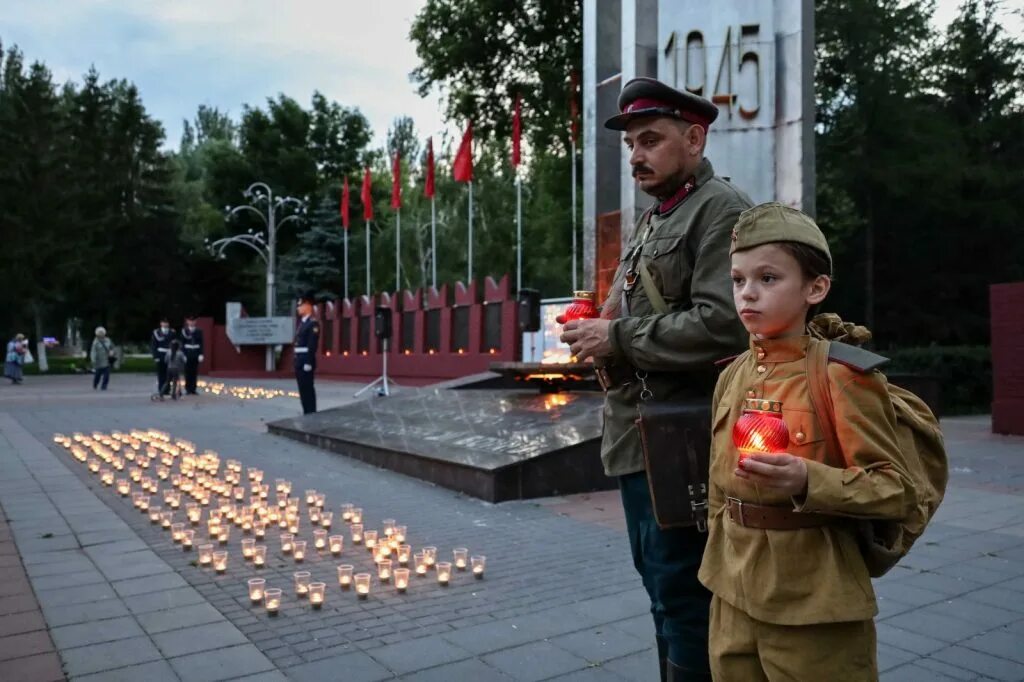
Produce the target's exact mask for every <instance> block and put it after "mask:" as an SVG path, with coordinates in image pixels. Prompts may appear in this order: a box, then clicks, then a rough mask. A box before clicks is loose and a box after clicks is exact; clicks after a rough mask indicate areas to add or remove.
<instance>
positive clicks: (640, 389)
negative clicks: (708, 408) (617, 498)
mask: <svg viewBox="0 0 1024 682" xmlns="http://www.w3.org/2000/svg"><path fill="white" fill-rule="evenodd" d="M618 106H619V111H620V112H621V113H620V114H619V115H617V116H614V117H612V118H611V119H609V120H608V121H607V122H606V123H605V127H607V128H610V129H612V130H622V131H624V132H625V135H624V137H623V141H624V142H625V144H626V146H627V147H628V148H629V149H630V152H631V155H630V165H631V166H632V168H633V177H635V178H636V180H637V182H638V183H639V186H640V189H642V190H643V191H644V192H646V193H647V194H650V195H651V196H653V197H654V198H655V199H656V200H657V203H655V204H654V205H653V206H652V207H651V208H650V209H648V210H647V211H646V212H645V213H644V214H643V215H642V216H641V218H640V220H639V221H638V222H637V224H636V227H635V229H634V232H633V235H632V238H631V240H630V243H629V247H628V248H627V250H626V252H625V254H624V255H623V257H622V258H621V260H620V262H619V268H618V271H617V272H616V274H615V278H614V280H613V284H612V288H611V291H610V293H609V295H608V299H607V300H606V301H605V303H604V305H603V306H602V310H601V317H600V318H599V319H594V320H577V321H572V322H569V323H568V324H567V325H566V326H565V329H564V331H563V334H562V340H563V341H564V342H566V343H568V344H569V345H570V347H571V349H572V353H573V355H575V356H577V357H578V358H580V359H584V358H587V357H591V358H594V360H595V363H596V364H597V366H598V377H599V380H600V381H601V383H602V386H603V387H604V388H605V391H606V395H605V405H604V437H603V440H602V443H601V459H602V462H603V464H604V469H605V473H606V474H607V475H609V476H616V477H618V479H619V487H620V490H621V493H622V503H623V508H624V510H625V515H626V528H627V532H628V534H629V541H630V547H631V550H632V554H633V563H634V565H635V566H636V568H637V571H638V572H639V573H640V575H641V577H642V579H643V583H644V587H645V588H646V589H647V592H648V594H649V595H650V598H651V613H652V614H653V616H654V626H655V635H656V639H657V644H658V656H659V659H660V664H661V671H662V679H668V680H710V679H711V674H710V671H709V669H708V653H707V642H708V608H709V604H710V600H711V594H710V593H709V592H708V591H707V590H706V589H705V588H704V587H703V586H702V585H701V584H700V582H699V581H698V580H697V569H698V568H699V567H700V562H701V556H702V554H703V551H704V545H705V543H706V541H707V535H706V529H705V528H703V527H700V528H698V527H697V526H692V527H674V528H669V529H663V528H660V527H659V526H658V524H657V522H656V519H655V516H654V511H653V506H652V498H651V494H650V489H649V487H648V481H647V476H646V472H645V465H644V458H643V451H642V448H641V442H640V437H639V435H638V432H637V428H636V426H635V424H634V420H635V419H636V418H637V405H638V403H639V402H640V401H641V400H645V399H649V400H654V401H674V400H688V399H689V400H692V399H703V400H707V401H709V402H710V399H711V393H712V391H713V390H714V385H715V376H716V373H715V370H714V362H715V361H716V360H719V359H721V358H723V357H727V356H729V355H732V354H735V353H738V352H740V351H741V350H742V349H743V348H744V347H745V345H746V341H747V334H746V331H745V330H744V328H743V325H742V324H741V323H740V322H739V319H738V317H737V314H736V309H735V306H734V305H733V300H732V281H731V279H730V276H729V272H730V265H729V246H730V243H731V240H730V237H731V234H732V228H733V225H734V224H735V223H736V219H737V217H738V216H739V214H740V213H741V212H742V211H743V210H744V209H746V208H749V207H750V206H751V201H750V199H749V198H748V197H747V196H746V195H745V194H743V193H742V192H740V191H739V190H737V189H736V188H735V187H733V186H732V185H730V184H729V183H728V182H727V181H725V180H723V179H722V178H720V177H717V176H715V172H714V170H713V169H712V167H711V162H710V161H708V160H707V159H706V158H704V147H705V143H706V140H707V131H708V127H709V126H710V125H711V123H712V122H713V121H714V120H715V118H716V117H717V116H718V108H717V106H715V105H714V104H712V103H711V102H709V101H708V100H706V99H704V98H702V97H698V96H696V95H693V94H691V93H689V92H681V91H679V90H675V89H673V88H671V87H669V86H667V85H665V84H663V83H660V82H658V81H656V80H654V79H651V78H636V79H634V80H631V81H630V82H629V83H627V84H626V85H625V86H624V87H623V89H622V93H621V94H620V95H619V100H618ZM642 394H643V395H642ZM702 454H703V456H704V457H707V456H708V453H707V452H703V453H702Z"/></svg>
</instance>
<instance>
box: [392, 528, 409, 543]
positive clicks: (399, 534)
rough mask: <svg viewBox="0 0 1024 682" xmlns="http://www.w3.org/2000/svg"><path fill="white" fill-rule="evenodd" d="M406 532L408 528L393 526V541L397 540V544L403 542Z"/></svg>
mask: <svg viewBox="0 0 1024 682" xmlns="http://www.w3.org/2000/svg"><path fill="white" fill-rule="evenodd" d="M406 531H408V526H395V534H394V539H395V540H397V541H398V543H399V544H402V543H403V542H405V534H406Z"/></svg>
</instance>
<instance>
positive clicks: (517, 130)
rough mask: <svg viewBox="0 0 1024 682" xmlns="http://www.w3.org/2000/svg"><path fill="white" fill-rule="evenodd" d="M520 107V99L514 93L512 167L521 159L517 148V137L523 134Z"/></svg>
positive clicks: (520, 153) (516, 165) (517, 164)
mask: <svg viewBox="0 0 1024 682" xmlns="http://www.w3.org/2000/svg"><path fill="white" fill-rule="evenodd" d="M522 108H523V107H522V101H521V100H520V99H519V94H518V93H516V109H515V113H514V114H512V165H513V166H514V167H518V166H519V162H520V161H521V160H522V152H521V150H520V148H519V138H520V137H522V134H523V119H522Z"/></svg>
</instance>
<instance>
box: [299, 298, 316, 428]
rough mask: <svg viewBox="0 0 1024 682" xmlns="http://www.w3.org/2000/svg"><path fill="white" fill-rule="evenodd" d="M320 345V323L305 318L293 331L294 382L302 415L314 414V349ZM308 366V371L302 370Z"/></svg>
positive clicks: (310, 317) (311, 318) (311, 317)
mask: <svg viewBox="0 0 1024 682" xmlns="http://www.w3.org/2000/svg"><path fill="white" fill-rule="evenodd" d="M319 344H320V323H319V322H317V320H316V319H315V318H314V317H313V316H309V317H305V318H303V319H302V321H301V322H300V323H299V328H298V329H297V330H296V331H295V346H294V348H293V350H294V352H295V380H296V381H297V382H298V384H299V400H300V401H301V402H302V413H303V414H311V413H313V412H316V388H314V386H313V375H314V373H315V372H316V349H317V348H318V347H319ZM306 365H308V366H309V367H310V369H309V370H306V369H304V367H305V366H306Z"/></svg>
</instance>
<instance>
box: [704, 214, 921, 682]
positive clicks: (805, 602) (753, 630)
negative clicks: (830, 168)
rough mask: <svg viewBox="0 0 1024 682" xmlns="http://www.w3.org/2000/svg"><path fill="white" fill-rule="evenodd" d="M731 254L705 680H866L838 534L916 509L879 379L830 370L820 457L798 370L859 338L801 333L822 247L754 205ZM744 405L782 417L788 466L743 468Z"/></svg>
mask: <svg viewBox="0 0 1024 682" xmlns="http://www.w3.org/2000/svg"><path fill="white" fill-rule="evenodd" d="M730 252H731V254H732V282H733V296H734V299H735V304H736V309H737V310H738V311H739V314H740V318H741V319H742V320H743V324H744V326H745V327H746V329H747V330H748V332H749V333H750V337H749V349H748V350H747V351H746V352H745V353H743V354H742V355H740V356H739V358H737V359H736V360H734V361H733V362H732V363H731V364H730V365H729V366H728V368H727V369H726V370H725V371H724V372H723V373H722V375H721V377H720V378H719V381H718V385H717V386H716V388H715V394H714V402H713V405H714V408H715V413H714V421H713V430H712V456H711V470H710V471H711V477H710V478H711V486H710V491H709V495H710V509H709V514H710V517H709V522H708V525H709V537H708V544H707V549H706V551H705V553H704V561H703V564H702V566H701V569H700V579H701V582H703V583H704V584H705V585H706V586H707V587H708V589H710V590H711V591H712V592H713V593H714V598H713V600H712V604H711V644H710V653H711V669H712V672H713V673H714V679H716V680H730V681H731V680H744V681H746V680H849V681H857V680H877V679H878V671H877V663H876V654H875V627H874V622H873V620H872V618H873V617H874V616H875V614H876V613H877V612H878V608H877V605H876V603H875V595H874V592H873V590H872V588H871V580H870V578H869V574H868V569H867V567H866V565H865V562H864V559H863V556H862V554H861V552H860V550H859V549H858V544H857V540H856V537H855V532H854V525H855V524H853V523H852V522H850V520H849V519H850V517H853V518H858V519H890V520H896V519H901V518H904V517H905V516H906V512H907V510H908V509H909V508H910V507H912V506H913V505H914V504H915V493H914V486H913V482H912V479H911V478H910V477H909V476H908V473H907V467H906V464H905V461H904V460H903V456H902V454H901V449H900V445H899V443H898V441H897V434H896V430H895V429H896V418H895V414H894V412H893V407H892V403H891V400H890V398H889V394H888V392H887V388H886V382H885V377H884V376H883V375H881V374H879V373H878V372H873V371H861V370H860V369H859V368H857V367H855V366H852V365H853V363H851V366H847V365H845V364H840V363H838V362H832V363H830V364H828V384H829V391H830V396H831V401H832V403H833V405H834V411H835V421H834V423H835V424H836V430H837V433H836V436H837V438H836V439H835V441H836V442H837V443H839V444H840V447H841V449H842V452H835V451H831V450H832V448H828V447H827V446H826V443H828V442H830V441H831V440H832V439H831V436H830V435H829V434H825V433H823V431H822V423H823V422H822V420H821V419H820V418H819V416H818V415H816V414H815V411H814V407H813V404H812V403H813V400H812V397H811V395H812V393H811V387H810V385H809V382H808V356H810V357H811V358H815V357H819V355H818V354H817V352H818V351H820V349H816V346H817V344H820V343H824V341H822V340H820V339H842V340H846V341H848V342H849V341H853V342H854V343H857V342H860V341H863V340H866V339H867V338H870V334H869V333H868V332H867V330H866V329H864V328H863V327H854V326H853V325H849V324H842V322H841V321H840V320H838V318H835V316H821V317H819V318H815V320H813V321H812V322H811V325H810V326H808V325H807V316H808V311H809V310H811V309H812V308H814V307H816V306H818V305H819V304H820V303H821V302H822V301H823V300H824V299H825V296H826V295H827V294H828V292H829V288H830V286H831V279H830V277H831V274H832V259H831V255H830V253H829V248H828V243H827V242H826V241H825V237H824V235H823V234H822V233H821V230H819V229H818V226H817V225H815V223H814V221H813V220H811V219H810V218H809V217H807V216H806V215H804V214H803V213H800V212H799V211H796V210H794V209H791V208H788V207H785V206H783V205H781V204H777V203H771V204H763V205H760V206H756V207H754V208H752V209H750V210H748V211H745V212H744V213H743V215H742V216H740V219H739V221H738V222H737V224H736V229H735V232H734V235H733V242H732V246H731V248H730ZM823 318H831V319H829V320H828V321H829V322H830V324H828V325H823V324H822V322H821V321H822V320H823ZM745 401H754V404H755V406H760V407H762V408H763V407H765V406H768V408H769V409H770V410H776V411H781V414H782V418H783V419H784V421H785V423H786V425H787V427H788V430H789V434H790V439H789V447H788V452H787V453H780V454H751V455H748V456H747V457H746V458H745V459H743V460H742V461H740V459H739V455H738V452H737V449H736V447H735V446H734V444H733V440H732V431H733V426H734V425H735V424H736V422H737V420H738V419H739V417H740V415H741V414H742V411H743V409H744V407H745ZM779 403H781V406H779ZM747 407H748V408H749V407H751V406H750V405H747ZM826 423H827V422H826ZM844 517H845V518H844Z"/></svg>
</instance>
